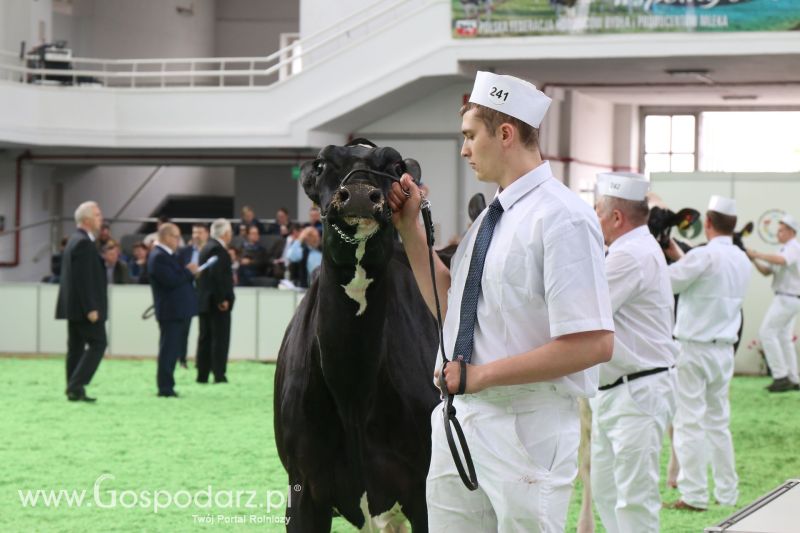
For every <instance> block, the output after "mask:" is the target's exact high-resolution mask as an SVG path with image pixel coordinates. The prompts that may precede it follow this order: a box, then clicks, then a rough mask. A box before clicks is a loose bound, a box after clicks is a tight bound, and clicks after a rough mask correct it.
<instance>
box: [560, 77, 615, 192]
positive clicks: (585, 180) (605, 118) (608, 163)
mask: <svg viewBox="0 0 800 533" xmlns="http://www.w3.org/2000/svg"><path fill="white" fill-rule="evenodd" d="M570 105H571V116H570V121H571V123H570V143H569V147H570V149H569V157H570V158H572V159H573V161H572V162H571V163H570V164H569V169H568V181H569V186H570V188H571V189H572V190H573V191H575V192H579V191H582V190H592V189H593V188H594V183H595V182H596V181H597V173H598V172H608V171H609V170H611V168H612V166H613V153H614V104H613V103H611V102H609V101H606V100H600V99H598V98H593V97H591V96H587V95H585V94H581V93H580V92H577V91H572V95H571V99H570ZM576 160H577V161H576Z"/></svg>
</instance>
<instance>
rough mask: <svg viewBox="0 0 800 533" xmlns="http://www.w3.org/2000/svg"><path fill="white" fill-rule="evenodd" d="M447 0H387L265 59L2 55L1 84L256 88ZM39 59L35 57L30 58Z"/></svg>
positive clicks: (288, 39) (289, 40)
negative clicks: (62, 61) (62, 65)
mask: <svg viewBox="0 0 800 533" xmlns="http://www.w3.org/2000/svg"><path fill="white" fill-rule="evenodd" d="M447 1H448V0H387V1H383V2H378V3H376V4H372V5H370V6H367V7H366V8H365V9H363V10H361V11H358V12H356V13H353V14H351V15H350V16H348V17H346V18H344V19H343V20H340V21H337V22H336V23H335V24H334V25H332V26H330V27H328V28H325V29H323V30H320V31H318V32H316V33H314V34H312V35H309V36H307V37H305V38H302V39H300V38H298V36H296V35H291V34H284V36H282V37H283V39H282V43H281V44H282V45H284V44H285V46H282V47H281V49H280V50H278V51H276V52H274V53H272V54H270V55H268V56H266V57H213V58H208V57H206V58H176V59H166V58H164V59H92V58H82V57H73V58H71V59H70V60H69V66H70V68H69V69H52V68H33V67H29V66H27V65H26V62H25V61H23V60H20V58H19V55H18V54H14V53H11V52H7V51H3V50H0V80H5V81H15V82H22V83H40V84H67V85H76V86H90V85H102V86H106V87H114V88H154V89H164V88H173V87H182V88H194V87H202V88H208V87H256V86H266V85H271V84H273V83H275V82H277V81H280V80H283V79H288V78H290V77H292V76H293V75H296V74H298V73H299V72H301V71H302V70H303V69H304V68H309V67H311V66H313V65H314V64H316V63H319V62H321V61H324V60H326V59H329V58H331V57H332V56H335V55H336V54H337V53H338V52H339V51H340V50H342V49H343V48H345V47H347V46H349V45H352V44H354V43H356V42H358V41H361V40H364V39H366V38H367V37H369V36H370V35H372V34H374V33H376V32H379V31H381V30H383V29H384V28H386V27H388V26H390V25H393V24H396V23H398V21H399V20H401V19H403V18H407V17H410V16H413V15H414V14H416V13H417V12H419V11H422V10H424V9H425V8H427V7H428V6H430V5H432V4H437V3H444V2H447ZM30 59H35V56H30Z"/></svg>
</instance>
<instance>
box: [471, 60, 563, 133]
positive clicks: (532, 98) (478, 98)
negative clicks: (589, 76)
mask: <svg viewBox="0 0 800 533" xmlns="http://www.w3.org/2000/svg"><path fill="white" fill-rule="evenodd" d="M469 101H470V102H472V103H474V104H480V105H482V106H485V107H488V108H490V109H494V110H495V111H500V112H501V113H505V114H506V115H510V116H512V117H514V118H518V119H520V120H521V121H522V122H524V123H525V124H529V125H530V126H533V127H534V128H538V127H539V125H540V124H541V123H542V119H544V115H545V113H547V109H548V108H549V107H550V102H552V100H551V99H550V98H549V97H548V96H546V95H545V94H544V93H543V92H542V91H540V90H539V89H537V88H536V86H535V85H533V84H532V83H529V82H527V81H525V80H521V79H519V78H515V77H514V76H504V75H500V74H492V73H491V72H483V71H480V70H479V71H478V73H477V74H476V75H475V85H474V86H473V87H472V94H471V95H470V97H469Z"/></svg>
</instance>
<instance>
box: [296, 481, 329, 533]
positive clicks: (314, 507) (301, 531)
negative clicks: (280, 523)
mask: <svg viewBox="0 0 800 533" xmlns="http://www.w3.org/2000/svg"><path fill="white" fill-rule="evenodd" d="M289 487H290V489H289V490H290V493H291V501H290V505H287V506H286V531H287V532H297V533H306V532H308V533H317V532H319V533H328V532H329V531H330V530H331V522H332V520H333V509H332V508H331V506H330V505H322V504H320V503H318V502H315V501H314V499H313V497H312V496H311V485H310V484H308V483H304V482H302V481H299V478H290V480H289ZM296 489H299V490H296Z"/></svg>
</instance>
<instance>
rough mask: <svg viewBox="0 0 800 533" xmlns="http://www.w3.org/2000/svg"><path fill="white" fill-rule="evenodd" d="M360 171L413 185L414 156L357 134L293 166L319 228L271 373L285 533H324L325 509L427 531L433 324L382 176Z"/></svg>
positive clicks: (434, 395)
mask: <svg viewBox="0 0 800 533" xmlns="http://www.w3.org/2000/svg"><path fill="white" fill-rule="evenodd" d="M364 169H371V170H375V171H379V172H383V173H387V174H391V175H392V176H396V177H398V178H399V177H400V176H401V175H402V174H403V172H406V171H408V172H409V173H410V174H412V176H414V178H415V179H416V180H417V181H418V180H419V178H420V168H419V165H418V164H417V162H416V161H413V160H410V159H406V160H403V158H402V157H401V156H400V154H399V153H398V152H397V151H396V150H394V149H392V148H388V147H381V148H378V147H376V146H375V145H373V144H372V143H370V142H369V141H366V140H363V139H358V140H356V141H353V142H352V143H350V144H349V145H347V146H345V147H341V146H328V147H326V148H324V149H323V150H322V151H320V153H319V156H318V157H317V159H316V160H315V161H313V162H308V163H306V164H304V165H303V168H302V183H303V188H304V189H305V191H306V194H307V195H308V196H309V198H311V200H313V201H314V202H316V203H317V204H318V205H320V206H321V208H322V211H323V215H324V225H325V230H324V232H323V235H324V243H323V260H322V265H321V267H320V274H319V277H318V279H317V280H316V281H315V282H314V283H313V284H312V285H311V287H310V288H309V290H308V292H307V293H306V296H305V298H304V299H303V301H302V303H301V304H300V306H299V307H298V309H297V311H296V313H295V315H294V318H293V319H292V321H291V323H290V324H289V327H288V328H287V330H286V334H285V336H284V339H283V343H282V345H281V349H280V353H279V356H278V365H277V370H276V374H275V440H276V442H277V447H278V454H279V455H280V458H281V461H282V463H283V466H284V468H285V469H286V471H287V472H288V474H289V485H290V487H292V489H290V490H291V494H290V496H291V505H290V506H287V510H286V516H287V519H288V521H289V522H288V525H287V529H288V530H289V531H299V532H303V533H308V532H317V531H319V532H322V531H324V532H328V531H330V528H331V519H332V515H333V512H334V509H335V510H336V511H337V512H338V513H339V514H341V515H342V516H343V517H344V518H346V519H347V520H348V521H349V522H350V523H352V524H353V525H355V526H356V527H358V528H363V527H364V526H365V524H366V520H369V519H370V517H373V518H374V517H380V518H377V519H376V520H375V521H374V525H377V526H378V527H379V528H380V527H383V526H385V525H387V524H389V523H390V524H398V523H400V524H402V522H403V521H404V518H403V515H405V517H407V518H408V520H409V521H410V523H411V526H412V528H413V530H414V531H415V532H424V531H427V511H426V502H425V477H426V475H427V471H428V466H429V463H430V454H431V445H430V429H431V428H430V416H431V412H432V410H433V409H434V407H435V406H436V405H437V404H438V402H439V394H438V390H437V389H436V388H435V387H434V385H433V378H432V376H433V368H434V365H435V362H436V348H437V342H438V336H437V328H436V323H435V321H434V319H433V317H432V316H431V314H430V312H429V311H428V308H427V307H426V305H425V303H424V301H423V299H422V295H421V294H420V293H419V289H418V288H417V285H416V282H415V280H414V276H413V273H412V272H411V269H410V267H409V265H408V261H407V259H406V257H405V254H404V252H403V250H402V247H401V246H400V245H399V244H398V243H397V240H396V238H395V230H394V227H393V226H392V223H391V210H390V208H389V206H388V203H387V202H386V199H385V197H386V194H387V193H388V190H389V187H390V186H391V180H390V179H388V178H386V177H383V176H376V175H374V174H370V173H367V172H363V170H364ZM353 170H358V172H355V173H353V174H352V175H351V176H350V177H349V178H348V181H347V183H346V184H345V185H344V186H342V185H341V183H342V180H343V178H344V177H345V176H346V175H348V174H349V173H350V172H351V171H353ZM295 487H297V488H299V489H300V490H299V491H297V490H295ZM398 505H399V507H398ZM400 511H401V512H402V514H401V513H400ZM367 515H368V516H367Z"/></svg>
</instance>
